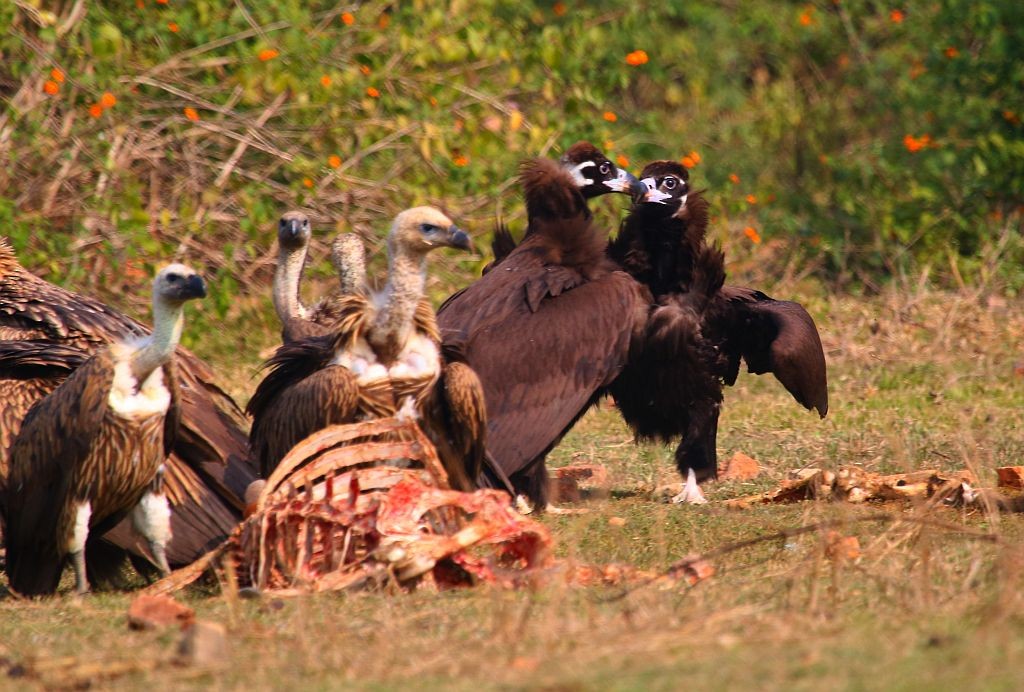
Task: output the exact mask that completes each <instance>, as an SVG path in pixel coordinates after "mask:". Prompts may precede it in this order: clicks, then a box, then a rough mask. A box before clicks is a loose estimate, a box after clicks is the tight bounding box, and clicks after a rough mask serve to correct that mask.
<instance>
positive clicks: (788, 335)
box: [609, 161, 828, 501]
mask: <svg viewBox="0 0 1024 692" xmlns="http://www.w3.org/2000/svg"><path fill="white" fill-rule="evenodd" d="M641 178H642V179H643V182H644V184H645V185H646V186H647V187H648V192H647V194H646V195H645V197H644V198H643V200H642V201H640V202H639V203H637V204H635V205H634V207H633V208H632V210H631V211H630V214H629V216H628V217H627V218H626V219H625V221H624V222H623V224H622V228H621V230H620V231H619V235H618V237H617V238H616V239H615V240H614V241H613V242H612V243H611V245H610V246H609V256H610V257H611V258H612V259H613V260H614V261H615V262H616V263H617V264H618V265H619V266H621V267H622V268H624V269H625V270H626V271H627V272H629V273H630V275H632V276H633V277H635V278H636V279H637V280H638V281H639V282H641V283H642V284H644V285H645V286H647V287H648V288H649V289H650V291H651V293H652V294H653V296H654V303H653V306H652V309H651V313H650V317H649V318H648V320H647V324H646V326H645V327H644V329H643V331H642V333H641V336H640V338H639V339H638V340H637V341H636V342H635V343H634V346H633V349H632V352H631V355H630V361H629V364H628V365H627V366H626V368H625V370H623V372H622V374H621V375H620V376H619V377H618V379H616V380H615V382H614V383H612V385H611V387H610V392H611V393H612V394H613V395H614V397H615V403H616V405H617V406H618V408H619V410H620V411H621V412H622V415H623V417H624V418H625V419H626V422H627V423H628V424H629V425H630V427H631V428H632V429H633V431H634V432H635V433H636V435H637V438H638V439H654V440H660V441H663V442H670V441H675V440H676V439H678V438H680V437H681V438H682V440H681V442H680V444H679V447H678V448H677V450H676V453H675V457H676V464H677V465H678V467H679V471H680V473H682V475H683V476H684V478H687V480H688V483H687V488H686V489H685V490H684V493H681V494H680V496H678V497H677V500H678V501H685V500H688V499H692V500H696V501H699V500H700V497H699V495H698V493H699V490H698V489H697V488H696V483H695V481H702V480H705V479H707V478H713V477H715V476H716V475H717V472H718V464H717V456H716V447H715V444H716V435H717V431H718V413H719V408H720V406H721V402H722V387H723V384H725V385H732V384H733V383H735V381H736V377H737V375H738V373H739V367H740V360H741V359H742V360H744V361H746V363H747V368H748V370H749V371H750V372H753V373H756V374H763V373H766V372H771V373H773V374H774V375H775V377H776V378H777V379H778V380H779V381H780V382H781V383H782V384H783V386H784V387H785V388H786V389H787V390H788V391H789V393H790V394H792V395H793V398H795V399H796V400H797V401H798V402H799V403H800V404H801V405H803V406H804V407H806V408H808V409H812V408H813V409H817V411H818V413H819V414H820V415H821V416H822V417H824V416H825V413H826V412H827V411H828V384H827V378H826V374H825V355H824V352H823V351H822V347H821V339H820V338H819V337H818V330H817V328H816V327H815V325H814V320H812V319H811V316H810V315H809V314H807V311H806V310H804V308H803V307H802V306H801V305H800V304H798V303H793V302H789V301H780V300H774V299H772V298H769V297H768V296H766V295H765V294H764V293H761V292H760V291H755V290H753V289H749V288H738V287H734V286H725V285H724V282H725V258H724V256H723V254H722V252H721V251H720V250H719V249H718V248H715V247H711V246H709V245H708V244H707V243H706V241H705V233H706V231H707V225H708V203H707V201H706V200H705V199H704V197H703V196H702V195H701V194H700V193H699V192H691V191H690V188H689V183H688V173H687V171H686V169H685V168H684V167H683V166H681V165H679V164H678V163H675V162H673V161H657V162H654V163H651V164H650V165H648V166H647V167H646V168H644V170H643V172H642V174H641Z"/></svg>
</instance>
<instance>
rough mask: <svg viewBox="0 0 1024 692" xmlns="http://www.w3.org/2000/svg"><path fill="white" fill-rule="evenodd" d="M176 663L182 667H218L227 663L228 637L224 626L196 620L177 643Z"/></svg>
mask: <svg viewBox="0 0 1024 692" xmlns="http://www.w3.org/2000/svg"><path fill="white" fill-rule="evenodd" d="M178 661H179V662H180V663H182V664H183V665H188V666H202V667H219V666H222V665H225V664H226V663H227V661H228V635H227V630H226V629H225V628H224V625H221V624H220V623H217V622H209V621H207V620H196V621H195V622H193V623H192V625H191V626H189V627H188V628H187V629H186V630H185V632H184V634H182V636H181V641H179V642H178Z"/></svg>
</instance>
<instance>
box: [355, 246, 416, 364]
mask: <svg viewBox="0 0 1024 692" xmlns="http://www.w3.org/2000/svg"><path fill="white" fill-rule="evenodd" d="M426 284H427V257H426V255H425V254H420V253H413V252H410V251H408V250H406V249H403V248H401V247H395V244H394V243H393V242H392V241H391V240H390V239H389V240H388V283H387V285H386V286H385V287H384V292H383V294H382V296H381V306H380V308H379V309H378V310H377V315H376V316H375V317H374V320H373V326H372V327H371V328H370V331H369V333H368V334H367V340H368V341H369V342H370V345H371V346H373V347H374V349H375V350H376V351H377V352H378V356H379V357H381V358H382V359H384V360H389V359H392V358H395V357H397V356H398V354H399V353H400V352H401V350H402V348H404V347H405V344H406V342H408V340H409V337H410V336H411V335H412V331H413V318H414V315H415V313H416V305H417V304H418V303H419V302H420V298H422V297H423V291H424V289H425V288H426Z"/></svg>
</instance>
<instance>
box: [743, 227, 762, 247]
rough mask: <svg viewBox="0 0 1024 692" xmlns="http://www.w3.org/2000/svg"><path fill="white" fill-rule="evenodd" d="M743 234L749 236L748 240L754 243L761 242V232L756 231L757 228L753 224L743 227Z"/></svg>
mask: <svg viewBox="0 0 1024 692" xmlns="http://www.w3.org/2000/svg"><path fill="white" fill-rule="evenodd" d="M743 235H745V236H747V237H748V238H750V242H752V243H753V244H754V245H758V244H759V243H760V242H761V234H760V233H758V232H757V229H756V228H754V227H753V226H747V227H746V228H744V229H743Z"/></svg>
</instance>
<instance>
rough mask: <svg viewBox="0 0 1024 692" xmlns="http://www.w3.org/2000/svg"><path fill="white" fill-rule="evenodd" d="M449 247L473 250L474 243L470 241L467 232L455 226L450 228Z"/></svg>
mask: <svg viewBox="0 0 1024 692" xmlns="http://www.w3.org/2000/svg"><path fill="white" fill-rule="evenodd" d="M447 241H448V245H450V246H451V247H455V248H459V249H460V250H472V249H473V243H472V241H471V240H470V239H469V236H468V235H467V234H466V232H465V231H463V230H462V229H460V228H459V227H458V226H456V225H455V224H452V225H451V226H449V227H448V238H447Z"/></svg>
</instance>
